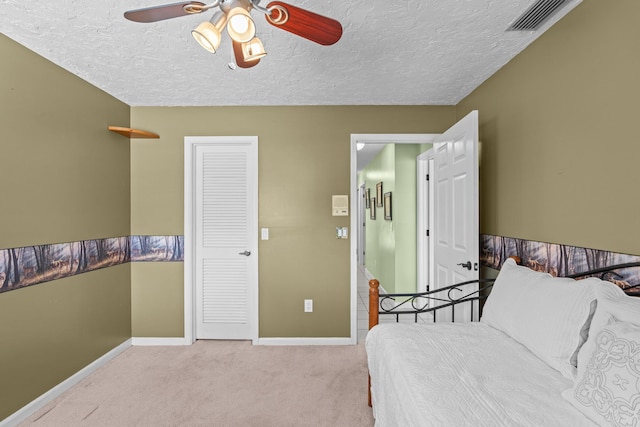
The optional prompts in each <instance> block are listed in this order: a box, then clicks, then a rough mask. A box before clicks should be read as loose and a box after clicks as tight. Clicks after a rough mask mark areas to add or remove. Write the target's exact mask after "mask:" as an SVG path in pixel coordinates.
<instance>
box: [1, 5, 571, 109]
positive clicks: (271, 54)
mask: <svg viewBox="0 0 640 427" xmlns="http://www.w3.org/2000/svg"><path fill="white" fill-rule="evenodd" d="M175 1H177V0H169V1H168V2H166V3H173V2H175ZM205 1H206V0H205ZM288 2H289V3H291V4H293V5H295V6H298V7H302V8H305V9H308V10H311V11H313V12H316V13H319V14H321V15H325V16H329V17H332V18H334V19H337V20H338V21H340V22H341V23H342V26H343V28H344V34H343V36H342V39H341V40H340V41H339V42H338V43H337V44H335V45H333V46H320V45H317V44H315V43H312V42H310V41H308V40H305V39H302V38H299V37H296V36H294V35H292V34H290V33H288V32H285V31H282V30H279V29H277V28H274V27H273V26H271V25H269V24H268V23H267V22H266V21H265V19H264V17H263V16H262V15H261V14H260V13H258V12H256V11H254V12H253V13H252V15H253V17H254V20H255V21H256V26H257V35H258V36H260V38H261V39H262V41H263V42H264V45H265V48H266V50H267V52H268V55H267V56H266V57H265V58H263V59H262V60H261V62H260V64H258V65H257V66H256V67H254V68H250V69H236V70H231V69H229V68H228V67H227V64H228V63H229V62H230V61H231V60H232V52H231V43H230V40H229V38H228V36H227V35H226V33H225V34H224V35H223V44H222V46H221V47H220V49H219V50H218V52H217V53H216V54H215V55H213V54H211V53H209V52H207V51H205V50H204V49H202V48H201V47H200V46H199V45H198V44H197V43H196V42H195V40H193V38H192V37H191V34H190V33H191V30H192V29H193V28H195V27H196V26H197V25H198V24H199V23H200V22H201V21H204V20H208V19H209V18H210V17H211V15H212V14H213V13H212V12H211V11H209V12H206V13H204V14H201V15H195V16H186V17H180V18H176V19H171V20H167V21H161V22H156V23H152V24H140V23H135V22H130V21H127V20H126V19H124V17H123V13H124V12H125V11H127V10H130V9H138V8H144V7H151V6H157V5H160V4H163V3H165V2H164V1H163V0H106V1H105V0H85V1H80V0H56V1H33V0H32V1H26V0H2V1H1V2H0V31H1V32H2V33H4V34H6V35H7V36H9V37H11V38H12V39H14V40H16V41H17V42H19V43H21V44H23V45H25V46H26V47H28V48H30V49H31V50H33V51H35V52H37V53H38V54H40V55H42V56H44V57H45V58H47V59H49V60H51V61H52V62H54V63H56V64H58V65H60V66H61V67H63V68H65V69H67V70H69V71H70V72H72V73H74V74H76V75H78V76H80V77H81V78H83V79H85V80H87V81H88V82H90V83H92V84H93V85H95V86H97V87H99V88H101V89H103V90H104V91H106V92H108V93H110V94H111V95H113V96H115V97H116V98H118V99H120V100H121V101H124V102H125V103H127V104H129V105H131V106H223V105H454V104H456V103H457V102H459V101H460V100H461V99H462V98H464V97H465V96H466V95H467V94H469V93H470V92H471V91H472V90H473V89H475V88H476V87H477V86H478V85H480V84H481V83H482V82H483V81H484V80H486V79H487V78H488V77H489V76H491V75H492V74H493V73H495V72H496V71H497V70H498V69H500V68H501V67H502V66H503V65H504V64H506V63H507V62H508V61H509V60H510V59H511V58H513V57H514V56H515V55H517V54H518V53H519V52H520V51H522V50H523V49H524V48H525V47H526V46H527V45H529V44H530V43H531V42H532V41H533V40H535V39H536V38H537V37H538V36H539V35H540V34H541V33H542V32H544V30H546V29H547V28H548V27H550V26H551V25H553V23H555V22H556V21H557V20H558V19H560V17H562V16H564V15H565V14H566V13H568V12H569V10H571V9H572V8H573V7H575V5H576V4H577V3H579V2H580V0H571V1H569V2H568V4H567V6H564V7H563V8H562V9H560V11H559V12H558V13H557V14H556V15H554V16H553V17H552V18H551V19H549V20H548V21H547V22H546V23H545V24H544V25H543V27H542V28H541V29H540V30H538V31H535V32H513V31H505V29H506V28H507V27H508V26H509V25H510V24H511V23H512V22H513V21H514V20H515V19H516V18H517V17H518V16H519V15H521V14H522V13H523V12H524V11H525V10H527V9H528V8H529V6H531V5H532V4H533V3H534V0H404V1H392V0H387V1H381V0H366V1H361V2H353V1H345V0H323V1H313V0H288ZM267 3H268V2H267V1H263V2H262V3H261V5H262V6H266V4H267ZM3 60H7V59H6V58H4V59H3Z"/></svg>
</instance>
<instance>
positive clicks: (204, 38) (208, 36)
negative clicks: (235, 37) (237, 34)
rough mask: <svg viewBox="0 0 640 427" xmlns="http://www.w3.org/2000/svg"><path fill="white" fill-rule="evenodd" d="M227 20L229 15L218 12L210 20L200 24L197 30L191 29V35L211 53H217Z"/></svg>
mask: <svg viewBox="0 0 640 427" xmlns="http://www.w3.org/2000/svg"><path fill="white" fill-rule="evenodd" d="M226 22H227V16H226V15H225V14H224V13H221V12H218V13H216V14H215V15H213V18H211V20H210V21H206V22H203V23H202V24H200V25H198V26H197V27H196V29H195V30H193V31H191V35H193V38H194V39H196V41H197V42H198V44H200V46H202V47H203V48H205V49H206V50H208V51H209V52H211V53H216V50H218V48H219V47H220V43H221V41H222V33H221V30H222V28H223V27H224V24H225V23H226Z"/></svg>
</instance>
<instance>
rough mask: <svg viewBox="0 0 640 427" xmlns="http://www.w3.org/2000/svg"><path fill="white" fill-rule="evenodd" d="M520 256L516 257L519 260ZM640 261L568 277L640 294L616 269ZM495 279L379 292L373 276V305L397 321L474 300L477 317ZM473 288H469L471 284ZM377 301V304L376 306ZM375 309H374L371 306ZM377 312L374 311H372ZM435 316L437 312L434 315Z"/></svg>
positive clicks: (376, 309)
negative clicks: (599, 281) (598, 281)
mask: <svg viewBox="0 0 640 427" xmlns="http://www.w3.org/2000/svg"><path fill="white" fill-rule="evenodd" d="M517 261H518V260H516V262H517ZM638 267H640V262H630V263H624V264H615V265H611V266H608V267H602V268H596V269H593V270H588V271H583V272H579V273H572V274H570V275H567V276H565V277H569V278H572V279H579V278H587V277H598V278H600V279H602V280H605V281H610V282H613V283H615V284H617V285H618V286H620V287H621V289H622V290H623V291H625V293H627V294H628V295H631V296H636V297H639V296H640V292H637V291H638V290H640V283H637V284H627V283H626V282H625V283H624V285H625V286H624V287H623V286H622V283H621V282H620V281H618V280H616V278H621V277H622V276H621V275H619V274H618V273H616V271H617V270H623V269H627V268H638ZM494 281H495V279H478V280H470V281H466V282H461V283H456V284H454V285H450V286H445V287H443V288H439V289H434V290H429V291H426V292H419V293H397V294H379V291H378V287H379V285H380V284H379V282H378V281H377V280H375V279H372V280H371V281H370V282H369V286H370V302H369V304H370V308H373V309H374V311H377V314H383V315H394V316H396V321H399V316H400V315H414V316H415V317H414V321H417V320H418V316H419V315H421V314H425V313H435V312H436V311H438V310H443V309H447V308H450V309H451V313H452V318H455V306H456V305H458V304H462V303H470V305H471V310H472V312H471V318H472V319H473V317H474V313H473V310H474V307H475V304H474V301H479V302H482V301H484V300H485V299H486V298H487V296H488V291H489V290H490V289H491V287H492V286H493V283H494ZM476 284H477V287H476V286H473V287H472V288H471V289H466V288H468V287H469V286H470V285H476ZM374 301H375V302H376V303H375V307H374ZM370 311H371V310H370ZM371 314H373V313H371ZM375 317H376V320H375V321H374V320H373V318H372V317H370V319H369V327H370V328H371V327H373V326H374V325H375V324H377V323H378V322H377V316H375ZM434 319H435V316H434Z"/></svg>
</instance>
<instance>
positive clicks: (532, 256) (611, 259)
mask: <svg viewBox="0 0 640 427" xmlns="http://www.w3.org/2000/svg"><path fill="white" fill-rule="evenodd" d="M513 255H516V256H518V257H520V258H521V259H522V262H521V264H522V265H525V266H527V267H529V268H531V269H532V270H536V271H543V272H546V273H549V274H551V275H552V276H559V277H564V276H567V275H570V274H576V273H580V272H583V271H588V270H593V269H597V268H601V267H608V266H611V265H615V264H624V263H632V262H640V256H637V255H628V254H620V253H616V252H609V251H603V250H598V249H589V248H580V247H576V246H569V245H560V244H556V243H544V242H535V241H531V240H524V239H516V238H512V237H504V236H492V235H490V234H481V235H480V264H481V265H483V266H485V267H489V268H494V269H496V270H499V269H500V267H502V264H503V263H504V261H505V260H506V259H507V258H509V257H510V256H513ZM602 279H603V280H608V281H610V282H613V283H615V284H616V285H618V286H619V287H620V288H622V289H623V290H625V292H627V293H628V294H630V295H638V296H640V288H634V289H628V288H629V287H630V286H635V285H638V284H640V268H633V269H625V270H620V271H617V272H610V273H606V274H605V275H604V277H602Z"/></svg>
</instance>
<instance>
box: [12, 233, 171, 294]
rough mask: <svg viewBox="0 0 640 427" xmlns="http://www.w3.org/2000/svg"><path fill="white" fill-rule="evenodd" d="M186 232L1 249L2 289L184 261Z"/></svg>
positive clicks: (13, 288)
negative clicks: (100, 271)
mask: <svg viewBox="0 0 640 427" xmlns="http://www.w3.org/2000/svg"><path fill="white" fill-rule="evenodd" d="M182 261H184V236H125V237H112V238H107V239H95V240H82V241H79V242H69V243H55V244H50V245H38V246H25V247H21V248H9V249H0V293H2V292H7V291H12V290H15V289H20V288H24V287H27V286H33V285H37V284H40V283H44V282H49V281H51V280H56V279H61V278H64V277H70V276H75V275H76V274H81V273H86V272H89V271H94V270H98V269H101V268H106V267H113V266H115V265H119V264H124V263H127V262H182Z"/></svg>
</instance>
